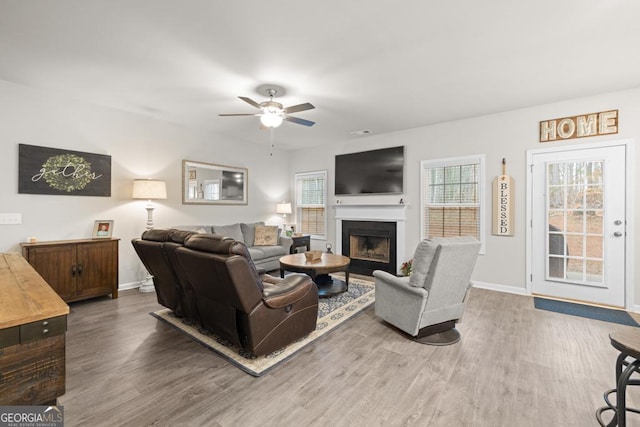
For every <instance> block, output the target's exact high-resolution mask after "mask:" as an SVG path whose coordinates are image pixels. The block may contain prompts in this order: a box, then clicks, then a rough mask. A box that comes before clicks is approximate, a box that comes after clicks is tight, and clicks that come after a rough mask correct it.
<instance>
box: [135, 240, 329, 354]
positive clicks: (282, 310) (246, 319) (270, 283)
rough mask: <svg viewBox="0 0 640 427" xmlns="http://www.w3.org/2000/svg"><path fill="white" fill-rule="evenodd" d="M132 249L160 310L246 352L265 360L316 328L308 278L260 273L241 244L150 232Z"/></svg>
mask: <svg viewBox="0 0 640 427" xmlns="http://www.w3.org/2000/svg"><path fill="white" fill-rule="evenodd" d="M174 233H181V234H176V235H175V237H174ZM180 240H182V242H180ZM132 243H133V246H134V248H136V252H137V253H138V255H139V256H140V259H141V260H142V262H143V264H144V265H145V267H147V268H148V269H149V272H150V273H151V274H152V275H153V276H154V285H155V286H156V290H157V291H158V302H159V303H160V304H162V305H164V306H166V307H168V308H171V309H172V310H174V311H175V312H176V315H182V316H185V317H187V318H189V319H191V320H194V321H197V322H198V323H201V324H202V326H203V327H204V328H206V329H209V330H210V331H212V332H214V333H215V334H217V335H218V336H220V337H221V338H224V339H226V340H228V341H229V342H231V343H233V344H236V345H238V346H241V347H242V348H244V349H245V350H246V351H248V352H251V353H253V354H255V355H262V354H268V353H270V352H272V351H275V350H278V349H280V348H282V347H284V346H286V345H287V344H290V343H291V342H293V341H295V340H297V339H299V338H302V337H304V336H305V335H307V334H309V333H310V332H312V331H313V330H315V328H316V321H317V317H318V291H317V287H316V285H315V284H314V283H313V281H312V280H311V278H310V277H309V276H307V275H304V274H296V275H290V276H287V277H286V278H284V279H280V278H276V277H273V276H270V275H267V274H261V272H259V271H258V270H257V269H256V267H255V265H254V264H253V261H252V260H251V256H250V255H249V252H248V250H247V248H246V246H245V245H244V243H241V242H237V241H235V240H233V239H230V238H225V237H222V236H218V235H213V234H196V233H190V232H184V231H178V230H149V231H147V232H145V233H143V235H142V239H134V240H133V241H132ZM160 276H162V277H160ZM173 307H176V308H178V310H180V311H181V314H178V312H177V311H176V310H175V309H174V308H173Z"/></svg>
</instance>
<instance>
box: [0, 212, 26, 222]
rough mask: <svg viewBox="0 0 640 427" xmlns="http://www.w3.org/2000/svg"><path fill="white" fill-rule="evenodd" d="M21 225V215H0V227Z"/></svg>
mask: <svg viewBox="0 0 640 427" xmlns="http://www.w3.org/2000/svg"><path fill="white" fill-rule="evenodd" d="M2 224H4V225H17V224H22V214H20V213H0V225H2Z"/></svg>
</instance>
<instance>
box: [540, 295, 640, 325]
mask: <svg viewBox="0 0 640 427" xmlns="http://www.w3.org/2000/svg"><path fill="white" fill-rule="evenodd" d="M533 306H534V307H535V308H537V309H540V310H547V311H553V312H556V313H562V314H568V315H571V316H579V317H586V318H588V319H595V320H601V321H603V322H610V323H619V324H621V325H627V326H635V327H638V326H640V325H638V322H636V321H635V320H634V319H633V317H631V316H630V315H629V313H627V312H626V311H623V310H614V309H610V308H604V307H594V306H592V305H585V304H577V303H572V302H566V301H557V300H552V299H547V298H538V297H534V298H533Z"/></svg>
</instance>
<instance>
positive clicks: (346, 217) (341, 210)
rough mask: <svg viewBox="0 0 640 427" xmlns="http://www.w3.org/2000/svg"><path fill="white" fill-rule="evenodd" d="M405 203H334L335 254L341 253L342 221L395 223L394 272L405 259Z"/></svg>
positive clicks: (398, 269)
mask: <svg viewBox="0 0 640 427" xmlns="http://www.w3.org/2000/svg"><path fill="white" fill-rule="evenodd" d="M406 207H407V205H406V204H402V205H401V204H393V205H392V204H376V205H373V204H371V205H341V204H337V205H334V208H335V219H336V247H335V252H336V253H337V254H341V253H342V221H384V222H395V223H396V239H397V241H396V245H397V247H396V264H397V265H396V273H397V272H398V271H400V266H401V265H402V263H403V262H404V261H406V259H405V251H404V247H405V220H406V215H405V209H406Z"/></svg>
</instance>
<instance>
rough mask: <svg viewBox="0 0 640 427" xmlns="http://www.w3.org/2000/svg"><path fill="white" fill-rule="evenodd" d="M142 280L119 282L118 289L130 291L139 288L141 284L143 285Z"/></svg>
mask: <svg viewBox="0 0 640 427" xmlns="http://www.w3.org/2000/svg"><path fill="white" fill-rule="evenodd" d="M142 282H143V281H142V280H141V281H139V282H129V283H119V284H118V290H119V291H128V290H129V289H138V288H139V287H140V285H142Z"/></svg>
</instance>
